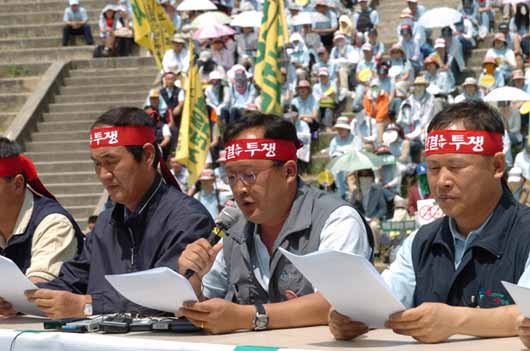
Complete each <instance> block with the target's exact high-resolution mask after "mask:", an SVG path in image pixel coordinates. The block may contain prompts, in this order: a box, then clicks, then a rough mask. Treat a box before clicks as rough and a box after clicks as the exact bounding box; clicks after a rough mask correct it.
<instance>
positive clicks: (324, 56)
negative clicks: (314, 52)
mask: <svg viewBox="0 0 530 351" xmlns="http://www.w3.org/2000/svg"><path fill="white" fill-rule="evenodd" d="M318 57H319V58H320V61H322V62H328V58H329V54H328V52H327V51H323V52H320V53H319V54H318Z"/></svg>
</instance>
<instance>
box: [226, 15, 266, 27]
mask: <svg viewBox="0 0 530 351" xmlns="http://www.w3.org/2000/svg"><path fill="white" fill-rule="evenodd" d="M261 18H262V14H261V12H260V11H245V12H241V13H240V14H237V15H235V16H234V18H233V19H232V22H230V25H231V26H232V27H254V28H258V27H259V26H261Z"/></svg>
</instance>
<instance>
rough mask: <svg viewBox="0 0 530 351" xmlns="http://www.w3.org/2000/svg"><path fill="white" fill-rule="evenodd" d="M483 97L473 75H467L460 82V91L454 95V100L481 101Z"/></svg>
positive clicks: (456, 101)
mask: <svg viewBox="0 0 530 351" xmlns="http://www.w3.org/2000/svg"><path fill="white" fill-rule="evenodd" d="M483 98H484V95H483V94H482V91H481V90H480V89H479V88H478V83H477V80H476V79H475V78H473V77H467V78H466V80H464V83H462V93H461V94H459V95H457V96H456V97H455V100H454V102H455V103H458V102H463V101H482V99H483Z"/></svg>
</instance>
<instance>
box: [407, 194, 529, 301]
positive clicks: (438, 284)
mask: <svg viewBox="0 0 530 351" xmlns="http://www.w3.org/2000/svg"><path fill="white" fill-rule="evenodd" d="M529 252H530V208H528V207H526V206H524V205H521V204H519V203H517V202H516V201H515V199H514V198H513V196H512V194H511V193H510V191H509V190H508V189H507V188H504V190H503V194H502V197H501V199H500V201H499V203H498V205H497V207H496V208H495V210H494V211H493V213H492V215H491V218H490V219H489V221H488V223H487V224H486V226H485V227H484V228H483V229H482V231H481V232H480V234H479V235H478V236H477V237H476V238H475V239H474V241H473V242H472V243H471V245H470V248H468V250H467V251H466V252H465V253H464V257H463V258H462V261H461V263H460V265H459V266H458V269H456V270H455V266H454V257H453V256H454V243H453V237H452V235H451V231H450V229H449V219H448V218H447V217H444V218H441V219H439V220H437V221H435V222H433V223H430V224H428V225H425V226H423V227H421V228H420V230H419V231H418V233H417V234H416V237H415V239H414V243H413V244H412V261H413V265H414V271H415V274H416V290H415V293H414V305H415V306H418V305H420V304H421V303H423V302H442V303H447V304H449V305H453V306H469V307H475V306H479V307H482V308H487V307H497V306H502V305H509V304H513V300H512V299H511V298H510V295H509V294H508V292H507V291H506V290H505V289H504V287H503V285H502V284H501V280H505V281H507V282H510V283H514V284H517V281H518V280H519V278H520V277H521V275H522V274H523V272H524V270H525V264H526V260H527V259H528V254H529Z"/></svg>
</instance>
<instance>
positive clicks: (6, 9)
mask: <svg viewBox="0 0 530 351" xmlns="http://www.w3.org/2000/svg"><path fill="white" fill-rule="evenodd" d="M107 2H108V1H106V0H83V1H82V2H81V6H83V7H84V8H85V9H86V10H87V11H90V10H93V9H95V10H101V9H102V8H103V6H105V4H106V3H107ZM67 6H68V3H67V2H66V1H64V0H54V1H47V0H44V1H39V0H37V1H28V0H21V1H16V0H15V1H10V2H6V3H0V13H3V14H6V13H21V12H51V11H55V12H57V13H60V15H61V17H60V19H61V20H62V15H63V12H64V9H65V8H66V7H67Z"/></svg>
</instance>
